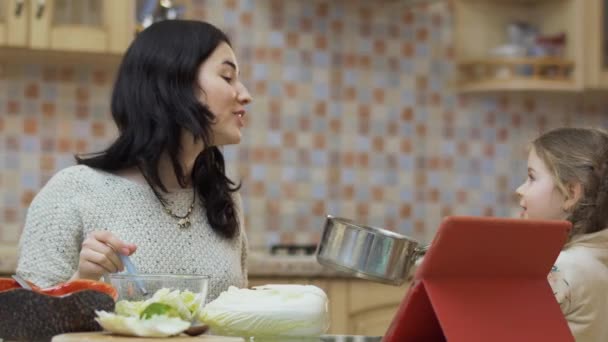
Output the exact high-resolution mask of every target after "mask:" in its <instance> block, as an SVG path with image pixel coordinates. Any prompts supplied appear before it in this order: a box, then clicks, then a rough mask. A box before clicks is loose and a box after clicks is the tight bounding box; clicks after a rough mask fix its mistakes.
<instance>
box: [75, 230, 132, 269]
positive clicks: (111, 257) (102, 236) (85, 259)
mask: <svg viewBox="0 0 608 342" xmlns="http://www.w3.org/2000/svg"><path fill="white" fill-rule="evenodd" d="M136 249H137V246H135V245H134V244H132V243H126V242H123V241H121V240H119V239H117V238H116V237H115V236H114V235H113V234H112V233H110V232H108V231H95V232H92V233H91V234H89V235H88V236H87V238H86V239H85V240H84V241H83V242H82V248H81V250H80V258H79V260H78V270H77V271H76V273H75V274H74V275H73V276H72V279H92V280H99V278H101V276H102V275H103V274H104V273H115V272H118V271H122V270H123V269H124V266H123V264H122V262H121V261H120V257H119V256H118V253H120V254H122V255H131V254H133V253H134V252H135V250H136Z"/></svg>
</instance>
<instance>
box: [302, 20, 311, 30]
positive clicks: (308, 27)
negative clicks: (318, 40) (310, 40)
mask: <svg viewBox="0 0 608 342" xmlns="http://www.w3.org/2000/svg"><path fill="white" fill-rule="evenodd" d="M300 30H302V31H304V32H310V31H311V30H312V20H310V19H309V18H302V19H300Z"/></svg>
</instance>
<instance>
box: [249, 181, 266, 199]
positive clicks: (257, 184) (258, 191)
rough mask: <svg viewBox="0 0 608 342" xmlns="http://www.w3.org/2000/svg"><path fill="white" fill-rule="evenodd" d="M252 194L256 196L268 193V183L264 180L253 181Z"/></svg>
mask: <svg viewBox="0 0 608 342" xmlns="http://www.w3.org/2000/svg"><path fill="white" fill-rule="evenodd" d="M251 194H252V195H253V196H256V197H262V196H264V195H266V185H265V184H264V181H253V182H252V185H251Z"/></svg>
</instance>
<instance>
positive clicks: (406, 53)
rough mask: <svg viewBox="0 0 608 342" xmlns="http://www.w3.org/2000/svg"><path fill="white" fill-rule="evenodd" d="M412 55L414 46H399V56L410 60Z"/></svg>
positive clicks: (404, 44)
mask: <svg viewBox="0 0 608 342" xmlns="http://www.w3.org/2000/svg"><path fill="white" fill-rule="evenodd" d="M413 55H414V46H412V44H411V43H403V44H402V45H401V56H402V57H406V58H410V57H412V56H413Z"/></svg>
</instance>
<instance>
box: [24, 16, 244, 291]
mask: <svg viewBox="0 0 608 342" xmlns="http://www.w3.org/2000/svg"><path fill="white" fill-rule="evenodd" d="M238 76H239V65H238V62H237V60H236V57H235V55H234V52H233V50H232V48H231V46H230V42H229V40H228V38H227V37H226V35H225V34H224V33H222V32H221V31H220V30H219V29H217V28H216V27H214V26H212V25H210V24H208V23H204V22H196V21H179V20H170V21H163V22H159V23H156V24H153V25H152V26H150V27H149V28H147V29H146V30H144V31H143V32H141V33H140V34H139V35H138V36H137V37H136V38H135V40H134V41H133V43H132V44H131V46H130V47H129V49H128V50H127V52H126V54H125V56H124V58H123V61H122V63H121V66H120V68H119V70H118V75H117V79H116V83H115V85H114V90H113V94H112V103H111V111H112V116H113V118H114V121H115V123H116V125H117V126H118V132H119V134H118V137H117V139H116V140H115V141H114V142H113V143H112V144H111V145H110V146H109V147H108V148H107V149H106V150H105V151H103V152H100V153H96V154H91V155H86V156H79V157H77V158H76V159H77V162H78V164H79V165H76V166H73V167H69V168H66V169H64V170H62V171H60V172H59V173H57V174H56V175H55V176H54V177H53V178H52V179H51V180H50V181H49V182H48V183H47V184H46V185H45V186H44V188H43V189H42V190H41V191H40V192H39V193H38V194H37V196H36V198H35V199H34V200H33V202H32V204H31V206H30V208H29V210H28V214H27V218H26V223H25V228H24V231H23V234H22V237H21V241H20V258H19V262H18V266H17V273H18V274H19V275H21V276H23V277H24V278H26V279H28V280H30V281H32V282H34V283H35V284H37V285H38V286H42V287H46V286H51V285H53V284H56V283H59V282H63V281H67V280H70V279H76V278H88V279H99V278H100V277H101V276H102V275H103V274H104V273H112V272H117V271H119V270H122V269H123V265H122V263H121V261H120V258H119V256H118V254H123V255H131V258H132V260H133V262H134V264H136V265H137V267H138V271H139V272H141V273H172V274H178V273H179V274H205V275H210V276H211V281H210V284H209V294H208V297H207V299H208V300H212V299H214V298H215V297H216V296H217V295H219V293H220V292H222V291H223V290H225V289H227V288H228V286H230V285H235V286H246V282H247V272H246V264H245V259H246V249H247V244H246V237H245V232H244V230H243V217H242V214H241V206H240V205H241V204H240V197H239V195H238V192H237V190H238V189H239V186H237V185H235V183H233V182H232V181H231V180H230V179H228V178H227V176H226V174H225V170H224V160H223V157H222V153H221V151H220V149H219V147H220V146H222V145H228V144H237V143H239V142H240V140H241V128H242V127H243V125H244V121H243V120H244V117H245V114H246V111H245V106H246V105H247V104H249V103H250V102H251V96H250V94H249V92H248V91H247V89H246V88H245V87H244V86H243V84H242V83H241V82H240V80H239V78H238Z"/></svg>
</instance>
